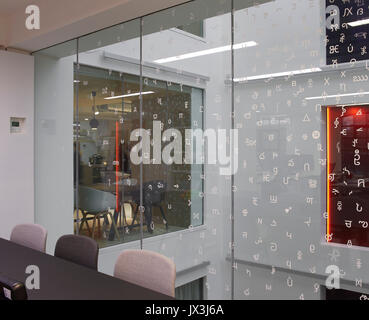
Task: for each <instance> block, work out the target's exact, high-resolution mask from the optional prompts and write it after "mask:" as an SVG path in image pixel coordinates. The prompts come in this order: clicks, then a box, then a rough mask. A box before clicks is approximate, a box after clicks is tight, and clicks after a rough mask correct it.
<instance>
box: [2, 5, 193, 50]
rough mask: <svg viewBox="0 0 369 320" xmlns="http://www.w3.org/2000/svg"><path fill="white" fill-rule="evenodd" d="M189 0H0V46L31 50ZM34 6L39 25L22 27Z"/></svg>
mask: <svg viewBox="0 0 369 320" xmlns="http://www.w3.org/2000/svg"><path fill="white" fill-rule="evenodd" d="M188 1H189V0H155V1H147V0H104V1H101V0H77V1H76V0H63V1H60V0H0V46H4V47H8V48H16V49H22V50H25V51H29V52H33V51H37V50H40V49H44V48H46V47H50V46H52V45H55V44H58V43H62V42H65V41H67V40H70V39H74V38H76V37H79V36H82V35H85V34H88V33H91V32H94V31H97V30H100V29H103V28H106V27H109V26H112V25H114V24H118V23H122V22H124V21H128V20H131V19H133V18H137V17H140V16H143V15H147V14H149V13H152V12H155V11H158V10H162V9H165V8H168V7H171V6H174V5H178V4H181V3H184V2H188ZM29 4H35V5H38V6H39V8H40V15H41V28H40V29H39V30H31V31H30V30H27V29H26V28H25V19H26V15H25V9H26V6H27V5H29Z"/></svg>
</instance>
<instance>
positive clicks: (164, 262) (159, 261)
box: [114, 250, 176, 298]
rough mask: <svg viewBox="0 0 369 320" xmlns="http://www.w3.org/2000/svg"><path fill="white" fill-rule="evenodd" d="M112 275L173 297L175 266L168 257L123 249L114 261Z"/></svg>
mask: <svg viewBox="0 0 369 320" xmlns="http://www.w3.org/2000/svg"><path fill="white" fill-rule="evenodd" d="M114 276H115V277H117V278H119V279H121V280H124V281H127V282H131V283H134V284H136V285H139V286H141V287H145V288H148V289H151V290H153V291H156V292H160V293H162V294H165V295H167V296H171V297H173V298H174V296H175V282H176V266H175V264H174V262H173V261H172V260H170V259H169V258H167V257H165V256H163V255H161V254H159V253H156V252H151V251H145V250H126V251H123V252H122V253H121V254H120V256H119V257H118V260H117V262H116V263H115V270H114Z"/></svg>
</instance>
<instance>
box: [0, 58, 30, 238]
mask: <svg viewBox="0 0 369 320" xmlns="http://www.w3.org/2000/svg"><path fill="white" fill-rule="evenodd" d="M0 70H1V72H0V96H1V105H0V112H1V117H0V150H1V157H0V167H1V171H0V201H1V209H0V219H1V222H0V237H2V238H8V237H9V236H10V232H11V230H12V228H13V227H14V226H15V225H17V224H19V223H32V222H33V221H34V173H33V168H34V160H33V158H34V152H33V140H34V139H33V130H34V129H33V128H34V126H33V117H34V87H33V84H34V58H33V57H31V56H26V55H21V54H16V53H10V52H6V51H0ZM10 117H20V118H26V122H25V132H24V133H21V134H10Z"/></svg>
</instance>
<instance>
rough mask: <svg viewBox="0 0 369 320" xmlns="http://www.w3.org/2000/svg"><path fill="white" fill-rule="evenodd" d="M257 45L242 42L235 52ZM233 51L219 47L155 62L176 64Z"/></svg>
mask: <svg viewBox="0 0 369 320" xmlns="http://www.w3.org/2000/svg"><path fill="white" fill-rule="evenodd" d="M257 45H258V44H257V43H256V42H255V41H247V42H242V43H238V44H235V45H233V50H239V49H244V48H250V47H255V46H257ZM231 49H232V45H228V46H224V47H218V48H213V49H208V50H202V51H196V52H191V53H186V54H181V55H179V56H175V57H169V58H164V59H159V60H155V61H154V62H155V63H160V64H161V63H169V62H174V61H179V60H185V59H191V58H197V57H202V56H207V55H209V54H215V53H221V52H226V51H231Z"/></svg>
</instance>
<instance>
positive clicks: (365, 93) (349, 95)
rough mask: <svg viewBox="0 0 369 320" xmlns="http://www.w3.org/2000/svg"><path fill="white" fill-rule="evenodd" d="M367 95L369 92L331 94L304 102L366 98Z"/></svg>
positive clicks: (310, 98)
mask: <svg viewBox="0 0 369 320" xmlns="http://www.w3.org/2000/svg"><path fill="white" fill-rule="evenodd" d="M368 94H369V92H355V93H342V94H333V95H329V96H319V97H309V98H305V100H319V99H328V98H338V97H352V96H366V95H368Z"/></svg>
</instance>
